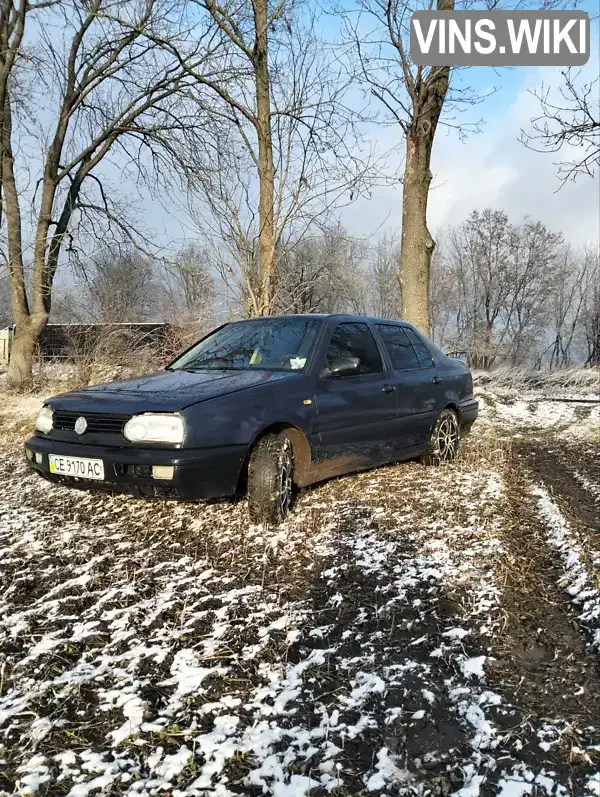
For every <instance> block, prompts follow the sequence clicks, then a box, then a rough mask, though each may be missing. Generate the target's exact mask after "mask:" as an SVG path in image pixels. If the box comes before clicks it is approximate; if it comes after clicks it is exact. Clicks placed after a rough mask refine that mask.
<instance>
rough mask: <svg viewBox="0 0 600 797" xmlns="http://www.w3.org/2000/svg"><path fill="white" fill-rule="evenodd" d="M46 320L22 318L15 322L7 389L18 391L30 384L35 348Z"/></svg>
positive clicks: (31, 317) (30, 317) (44, 318)
mask: <svg viewBox="0 0 600 797" xmlns="http://www.w3.org/2000/svg"><path fill="white" fill-rule="evenodd" d="M46 320H47V319H46V317H43V318H37V317H35V316H23V317H22V318H21V319H20V321H18V322H17V325H16V330H15V336H14V338H13V341H12V344H11V347H10V359H9V362H8V372H7V374H6V379H7V382H8V386H9V388H13V389H17V390H19V389H22V388H24V387H26V386H27V385H28V384H29V383H30V382H31V369H32V367H33V357H34V354H35V347H36V346H37V342H38V340H39V337H40V335H41V333H42V330H43V329H44V327H45V326H46Z"/></svg>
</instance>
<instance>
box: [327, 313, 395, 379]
mask: <svg viewBox="0 0 600 797" xmlns="http://www.w3.org/2000/svg"><path fill="white" fill-rule="evenodd" d="M340 357H344V358H349V357H358V359H359V360H360V367H359V369H358V373H359V374H379V373H381V372H382V371H383V363H382V361H381V355H380V354H379V349H378V348H377V343H376V342H375V338H374V337H373V335H372V333H371V330H370V329H369V327H368V326H367V325H366V324H339V326H337V327H336V328H335V329H334V331H333V335H332V336H331V341H330V342H329V347H328V349H327V353H326V355H325V359H326V361H327V365H331V364H332V363H333V361H334V360H337V359H338V358H340Z"/></svg>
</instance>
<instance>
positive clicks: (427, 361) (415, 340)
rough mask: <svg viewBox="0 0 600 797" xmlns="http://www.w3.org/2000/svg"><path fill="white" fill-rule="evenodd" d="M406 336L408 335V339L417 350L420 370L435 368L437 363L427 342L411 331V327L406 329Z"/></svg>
mask: <svg viewBox="0 0 600 797" xmlns="http://www.w3.org/2000/svg"><path fill="white" fill-rule="evenodd" d="M405 331H406V334H407V335H408V339H409V340H410V342H411V343H412V345H413V348H414V350H415V354H416V355H417V360H418V362H419V367H420V368H433V366H434V365H435V363H434V362H433V357H432V355H431V352H430V351H429V349H428V347H427V345H426V344H425V341H424V340H423V339H422V338H421V337H420V336H419V335H417V333H416V332H415V331H414V330H412V329H410V327H405Z"/></svg>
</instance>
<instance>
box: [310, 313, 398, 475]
mask: <svg viewBox="0 0 600 797" xmlns="http://www.w3.org/2000/svg"><path fill="white" fill-rule="evenodd" d="M340 357H346V358H349V357H356V358H358V359H359V360H360V366H359V369H358V372H357V373H356V374H352V375H347V376H340V377H336V378H323V376H322V375H321V374H320V373H319V371H320V369H321V367H325V366H326V365H330V364H331V363H332V362H333V361H334V360H335V359H337V358H340ZM314 392H315V397H316V401H317V418H318V429H319V438H320V447H319V454H318V460H319V474H320V477H321V478H325V477H326V476H327V475H334V474H336V473H344V472H349V471H352V470H360V469H361V468H366V467H371V466H372V465H377V464H380V463H382V462H387V461H389V460H390V459H393V457H394V450H395V448H396V447H397V440H398V419H397V409H396V389H395V384H394V380H393V376H392V374H391V373H390V370H389V367H388V366H387V365H386V363H385V361H384V358H383V357H382V355H381V352H380V350H379V346H378V344H377V342H376V339H375V337H374V335H373V333H372V331H371V329H370V328H369V326H368V324H366V323H362V322H341V323H339V324H338V325H337V326H336V327H335V329H334V330H333V333H332V335H331V337H330V340H329V343H328V345H327V348H326V350H325V356H324V359H323V362H322V363H320V364H319V368H318V370H317V374H316V376H315V385H314Z"/></svg>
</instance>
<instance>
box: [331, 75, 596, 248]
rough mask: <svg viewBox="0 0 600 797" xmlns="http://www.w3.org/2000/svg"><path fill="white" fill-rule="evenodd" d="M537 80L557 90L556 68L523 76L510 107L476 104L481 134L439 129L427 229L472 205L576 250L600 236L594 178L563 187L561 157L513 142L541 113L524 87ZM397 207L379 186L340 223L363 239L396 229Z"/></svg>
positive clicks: (458, 217) (454, 219)
mask: <svg viewBox="0 0 600 797" xmlns="http://www.w3.org/2000/svg"><path fill="white" fill-rule="evenodd" d="M589 66H590V65H589V64H588V68H589ZM592 67H593V64H592ZM591 72H593V68H592V69H591ZM542 80H543V81H544V83H545V84H551V85H553V86H555V87H558V86H559V85H560V80H561V76H560V72H559V70H549V69H548V68H544V69H538V70H532V71H529V72H526V73H525V74H524V76H523V80H522V81H521V85H520V87H519V88H518V90H517V93H516V95H515V96H514V100H513V102H512V104H509V106H508V107H504V108H502V109H499V108H498V103H497V100H496V101H495V102H494V100H493V98H492V99H491V100H488V101H487V103H486V105H487V107H486V108H482V107H481V106H480V107H479V109H478V110H480V111H481V110H483V114H484V115H485V117H486V123H485V125H484V126H483V128H482V131H481V132H480V133H479V134H476V135H470V136H469V137H467V138H466V140H464V141H461V140H460V139H459V137H458V135H457V133H456V131H454V130H449V129H448V128H443V127H441V128H439V129H438V136H437V140H436V142H435V144H434V152H433V158H432V171H433V173H434V180H433V183H432V191H431V193H430V199H429V225H430V227H431V228H432V229H433V230H435V229H439V228H440V227H443V226H446V225H448V224H457V223H459V222H461V221H462V220H463V219H464V218H465V217H466V216H467V215H468V214H469V213H470V211H471V210H473V209H474V208H483V207H487V206H491V207H494V208H502V209H503V210H505V211H506V212H507V213H508V215H509V217H510V218H511V220H513V221H515V222H518V221H519V220H521V219H522V218H524V217H525V216H530V217H531V218H533V219H535V220H539V221H542V222H543V223H544V224H546V225H547V226H548V227H550V228H551V229H553V230H557V231H562V232H563V233H564V235H565V238H566V239H568V240H570V241H571V242H573V243H574V244H576V245H579V244H584V243H586V242H587V243H593V242H597V241H598V240H599V239H600V179H599V177H598V175H597V176H596V178H595V179H592V178H590V177H587V176H585V175H581V176H579V177H578V179H577V181H576V182H574V183H573V182H570V183H567V184H565V185H564V186H563V187H562V188H561V187H560V185H561V182H560V179H559V178H558V176H557V166H556V164H555V162H556V160H558V159H559V158H562V157H563V155H562V154H561V155H560V156H559V155H553V154H551V153H546V152H534V151H531V150H529V149H527V147H525V146H524V145H523V144H522V143H521V142H520V141H519V135H520V133H521V130H522V129H525V130H527V129H529V126H530V120H531V118H532V117H533V116H535V115H538V114H539V104H538V101H537V100H536V98H535V97H533V96H532V95H531V93H530V92H529V89H532V88H537V87H539V86H540V84H541V83H542ZM494 105H495V107H493V106H494ZM388 135H389V131H386V138H387V136H388ZM559 188H560V190H558V189H559ZM401 203H402V190H401V186H397V187H394V188H389V187H388V188H384V189H378V190H376V191H374V192H373V195H372V198H371V199H369V200H366V199H365V200H360V201H359V202H358V203H357V204H356V205H355V206H353V207H351V208H349V209H348V210H347V211H346V212H345V214H344V217H343V221H344V223H345V224H346V226H347V227H348V228H349V230H350V231H351V232H354V233H358V234H364V235H369V234H372V233H373V232H374V231H375V230H376V229H377V228H378V227H379V226H380V225H383V226H384V227H386V228H399V227H400V221H401V206H402V205H401Z"/></svg>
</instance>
